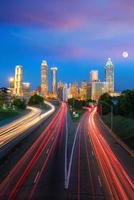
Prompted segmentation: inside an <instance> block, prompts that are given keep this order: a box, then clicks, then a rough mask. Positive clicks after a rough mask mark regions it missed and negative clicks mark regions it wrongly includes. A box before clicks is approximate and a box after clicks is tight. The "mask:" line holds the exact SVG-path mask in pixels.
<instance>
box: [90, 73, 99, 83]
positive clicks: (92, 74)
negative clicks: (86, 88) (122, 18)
mask: <svg viewBox="0 0 134 200" xmlns="http://www.w3.org/2000/svg"><path fill="white" fill-rule="evenodd" d="M97 80H98V71H97V70H92V71H91V72H90V82H93V81H97Z"/></svg>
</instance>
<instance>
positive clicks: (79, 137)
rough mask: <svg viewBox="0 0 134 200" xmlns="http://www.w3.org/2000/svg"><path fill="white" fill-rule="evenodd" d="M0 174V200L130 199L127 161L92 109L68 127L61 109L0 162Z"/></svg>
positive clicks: (133, 189)
mask: <svg viewBox="0 0 134 200" xmlns="http://www.w3.org/2000/svg"><path fill="white" fill-rule="evenodd" d="M126 160H127V162H126ZM7 164H8V165H7ZM0 171H1V173H2V174H1V175H2V176H1V177H0V199H1V200H7V199H8V200H14V199H16V200H25V199H26V200H27V199H28V200H42V199H45V200H87V199H89V200H90V199H91V200H104V199H105V200H133V197H134V184H133V178H134V160H133V157H132V156H131V155H129V154H128V152H126V150H125V149H124V148H123V147H122V146H120V144H118V142H117V141H115V138H113V137H112V136H111V134H110V133H109V129H107V127H105V126H104V125H103V123H102V122H101V120H100V118H99V116H98V115H97V112H96V108H95V109H92V110H88V111H86V112H85V113H84V114H83V116H82V117H81V119H80V121H79V122H74V121H73V120H72V118H71V115H70V112H69V111H68V109H67V105H66V104H65V103H62V104H61V106H60V108H59V109H58V110H57V112H56V113H55V114H54V115H53V116H51V118H49V119H48V120H47V121H46V122H43V124H42V125H41V126H40V127H39V128H38V129H36V130H34V131H33V132H32V134H30V135H29V136H28V138H26V139H25V140H24V141H22V142H21V145H20V146H19V148H16V149H15V151H13V152H12V153H11V154H10V155H8V157H7V158H6V159H5V160H4V162H3V161H2V162H1V164H0Z"/></svg>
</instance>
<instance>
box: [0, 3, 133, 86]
mask: <svg viewBox="0 0 134 200" xmlns="http://www.w3.org/2000/svg"><path fill="white" fill-rule="evenodd" d="M123 51H128V53H129V58H128V59H124V58H123V57H122V52H123ZM108 57H111V58H112V60H113V63H114V65H115V79H116V89H117V90H123V89H126V88H133V86H134V78H133V74H134V1H133V0H1V1H0V68H1V69H2V73H1V74H0V85H3V84H4V85H7V80H8V77H9V76H10V75H14V67H15V65H17V64H22V65H23V66H24V80H25V81H30V82H31V83H32V88H34V87H36V86H37V85H39V83H40V64H41V60H42V59H46V60H47V61H48V64H49V66H50V67H51V66H52V65H56V66H57V67H58V69H59V70H58V79H61V80H63V81H65V82H72V81H75V80H76V81H79V82H80V81H81V80H83V79H86V80H89V71H90V70H91V69H98V70H100V79H103V75H104V69H103V67H104V64H105V62H106V60H107V58H108Z"/></svg>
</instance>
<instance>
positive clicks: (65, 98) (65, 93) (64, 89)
mask: <svg viewBox="0 0 134 200" xmlns="http://www.w3.org/2000/svg"><path fill="white" fill-rule="evenodd" d="M67 100H68V85H67V83H65V84H64V86H63V101H65V102H67Z"/></svg>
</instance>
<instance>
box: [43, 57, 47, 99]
mask: <svg viewBox="0 0 134 200" xmlns="http://www.w3.org/2000/svg"><path fill="white" fill-rule="evenodd" d="M47 94H48V65H47V62H46V61H45V60H43V61H42V63H41V95H42V96H43V97H44V96H46V95H47Z"/></svg>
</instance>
